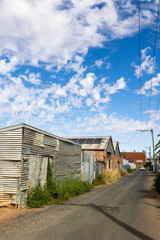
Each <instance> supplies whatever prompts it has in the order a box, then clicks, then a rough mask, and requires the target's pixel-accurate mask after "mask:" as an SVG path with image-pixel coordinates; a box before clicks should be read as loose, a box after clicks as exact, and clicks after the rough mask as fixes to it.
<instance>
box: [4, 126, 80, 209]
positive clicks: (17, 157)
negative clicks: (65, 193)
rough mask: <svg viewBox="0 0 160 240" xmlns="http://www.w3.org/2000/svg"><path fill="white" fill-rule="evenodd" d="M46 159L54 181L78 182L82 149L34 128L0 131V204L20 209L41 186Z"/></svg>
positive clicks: (75, 144) (20, 127) (44, 174)
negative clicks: (66, 178)
mask: <svg viewBox="0 0 160 240" xmlns="http://www.w3.org/2000/svg"><path fill="white" fill-rule="evenodd" d="M48 159H49V160H50V162H51V164H52V171H53V177H54V179H62V178H64V177H65V176H68V175H69V176H72V177H76V178H81V145H79V144H78V143H74V142H71V141H69V140H67V139H64V138H61V137H58V136H55V135H53V134H51V133H48V132H45V131H43V130H40V129H37V128H35V127H32V126H29V125H26V124H18V125H15V126H11V127H6V128H1V129H0V203H2V202H6V201H9V202H10V203H11V204H15V205H19V206H20V207H23V206H25V205H26V202H27V195H28V192H29V191H30V190H31V188H32V187H34V186H36V185H38V186H43V185H44V184H45V182H46V177H47V164H48Z"/></svg>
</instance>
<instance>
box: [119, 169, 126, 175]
mask: <svg viewBox="0 0 160 240" xmlns="http://www.w3.org/2000/svg"><path fill="white" fill-rule="evenodd" d="M120 174H121V176H127V175H128V172H127V171H126V170H125V169H123V168H121V169H120Z"/></svg>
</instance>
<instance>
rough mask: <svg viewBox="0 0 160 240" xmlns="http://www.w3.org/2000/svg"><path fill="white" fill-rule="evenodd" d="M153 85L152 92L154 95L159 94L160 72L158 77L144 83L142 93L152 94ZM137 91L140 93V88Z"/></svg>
mask: <svg viewBox="0 0 160 240" xmlns="http://www.w3.org/2000/svg"><path fill="white" fill-rule="evenodd" d="M151 81H152V83H151ZM151 86H152V91H151V94H152V95H157V94H159V86H160V73H158V74H157V76H156V77H153V78H152V79H150V80H149V81H146V82H145V83H144V86H143V87H142V88H141V94H144V95H148V94H150V89H151ZM137 93H138V94H140V90H138V91H137Z"/></svg>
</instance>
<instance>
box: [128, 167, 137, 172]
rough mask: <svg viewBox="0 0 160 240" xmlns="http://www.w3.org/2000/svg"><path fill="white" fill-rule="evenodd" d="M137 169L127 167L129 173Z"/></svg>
mask: <svg viewBox="0 0 160 240" xmlns="http://www.w3.org/2000/svg"><path fill="white" fill-rule="evenodd" d="M135 171H136V169H131V168H129V169H127V172H128V173H132V172H135Z"/></svg>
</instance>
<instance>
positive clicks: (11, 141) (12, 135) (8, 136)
mask: <svg viewBox="0 0 160 240" xmlns="http://www.w3.org/2000/svg"><path fill="white" fill-rule="evenodd" d="M21 149H22V128H20V129H16V130H12V131H6V132H2V133H0V160H8V161H10V160H20V159H21Z"/></svg>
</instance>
